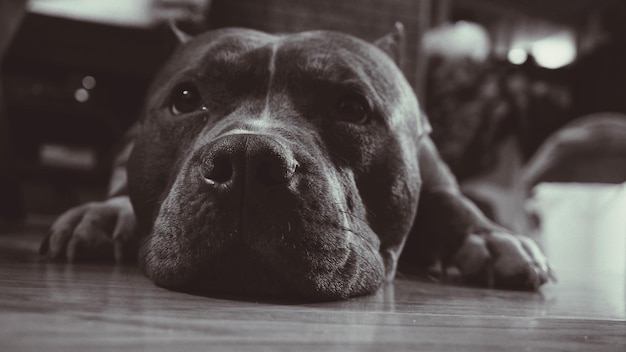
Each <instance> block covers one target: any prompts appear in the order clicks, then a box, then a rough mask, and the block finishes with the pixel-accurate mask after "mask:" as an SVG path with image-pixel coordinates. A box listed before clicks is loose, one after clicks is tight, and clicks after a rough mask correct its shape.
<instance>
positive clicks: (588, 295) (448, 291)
mask: <svg viewBox="0 0 626 352" xmlns="http://www.w3.org/2000/svg"><path fill="white" fill-rule="evenodd" d="M581 224H582V222H580V221H579V223H576V221H573V222H572V223H571V224H570V226H569V228H565V227H564V228H561V229H560V230H552V231H553V233H550V234H549V235H546V237H545V238H543V239H542V243H543V245H544V247H546V248H545V249H546V252H547V253H548V255H549V256H550V258H551V259H552V262H553V264H554V266H555V267H556V268H557V272H558V275H559V282H558V283H557V284H549V285H547V286H545V287H543V288H542V289H541V291H540V292H537V293H529V292H510V291H496V290H484V289H475V288H468V287H459V286H453V285H443V284H436V283H428V282H424V281H419V280H416V279H415V278H408V277H400V278H398V279H397V281H396V282H395V284H393V285H390V286H388V287H386V288H385V289H384V290H381V291H380V292H379V293H378V294H376V295H374V296H370V297H362V298H356V299H351V300H347V301H343V302H331V303H316V304H293V303H266V302H251V301H240V300H229V299H218V298H207V297H197V296H191V295H185V294H181V293H175V292H170V291H167V290H165V289H161V288H158V287H155V286H154V285H153V284H151V283H150V282H149V281H148V280H147V279H146V278H144V277H143V276H142V275H141V274H140V273H139V272H138V271H137V269H136V268H134V267H120V266H117V267H115V266H107V265H94V264H91V265H85V264H78V265H76V264H75V265H63V264H54V263H47V262H45V261H42V260H41V259H40V258H38V256H37V255H36V249H37V246H38V243H39V241H40V239H41V238H42V236H43V235H44V233H45V228H44V227H43V226H31V227H28V228H26V229H22V230H19V231H13V232H11V233H8V234H4V235H0V351H39V350H42V351H108V350H120V351H131V350H132V351H135V350H146V351H187V350H206V351H481V352H485V351H578V350H580V351H593V352H596V351H621V352H624V351H626V308H625V303H626V293H625V292H626V279H625V277H626V276H625V275H626V269H625V268H626V256H625V253H626V239H625V238H626V231H623V232H622V233H621V235H620V234H619V231H617V232H615V233H617V235H616V234H609V235H605V234H590V233H583V232H586V231H587V230H588V227H585V226H580V225H581ZM548 225H549V224H548ZM548 227H549V226H548ZM610 236H614V237H610ZM615 236H617V237H615ZM619 236H621V237H619Z"/></svg>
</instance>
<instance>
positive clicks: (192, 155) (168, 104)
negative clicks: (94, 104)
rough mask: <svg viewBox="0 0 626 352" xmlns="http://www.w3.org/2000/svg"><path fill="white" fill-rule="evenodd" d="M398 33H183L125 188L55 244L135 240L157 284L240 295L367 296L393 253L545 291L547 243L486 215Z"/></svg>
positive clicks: (68, 218) (93, 250)
mask: <svg viewBox="0 0 626 352" xmlns="http://www.w3.org/2000/svg"><path fill="white" fill-rule="evenodd" d="M400 36H401V33H400V31H396V33H392V34H391V35H390V36H389V37H386V38H382V39H381V40H380V41H378V42H377V44H378V45H376V44H370V43H367V42H364V41H362V40H359V39H357V38H354V37H352V36H348V35H345V34H340V33H336V32H331V31H313V32H304V33H297V34H289V35H270V34H266V33H261V32H257V31H253V30H246V29H220V30H216V31H211V32H208V33H205V34H202V35H199V36H197V37H195V38H191V39H190V40H188V41H186V42H185V43H184V44H183V45H181V46H180V48H179V49H178V50H177V51H176V52H175V53H174V55H173V56H172V57H171V59H170V60H169V62H168V63H167V64H166V65H165V67H164V68H163V69H162V71H161V72H160V74H159V75H158V76H157V77H156V80H155V81H154V83H153V85H152V88H151V89H150V91H149V94H148V98H147V101H146V105H145V108H144V111H143V114H142V116H141V117H140V119H139V122H138V124H137V126H136V131H135V135H134V144H133V146H132V153H131V154H130V158H129V159H128V165H127V180H128V182H127V186H128V187H121V189H122V190H127V193H125V192H117V194H114V195H113V196H112V197H111V198H110V199H107V200H105V201H101V202H94V203H89V204H85V205H83V206H80V207H77V208H74V209H71V210H69V211H68V212H67V213H65V214H64V215H62V216H61V217H60V218H59V219H58V220H57V222H56V223H55V224H54V225H53V227H52V231H51V235H50V236H49V237H48V238H47V239H46V240H45V242H44V246H43V249H44V252H47V254H48V256H49V257H50V258H53V259H54V258H58V259H61V258H64V259H68V260H78V259H88V258H94V257H99V256H101V255H102V254H103V252H108V253H109V256H110V257H111V258H113V254H115V257H116V258H117V259H118V260H119V259H121V258H123V257H124V256H128V255H131V256H132V254H133V252H134V254H135V255H136V251H137V248H139V247H140V248H139V249H138V253H139V263H140V266H141V267H142V269H143V271H144V272H145V274H146V275H147V276H148V277H149V278H150V279H151V280H152V281H154V283H156V284H157V285H159V286H163V287H167V288H171V289H174V290H184V291H193V292H208V293H211V292H217V293H222V294H223V293H226V294H235V295H241V294H244V295H260V296H283V297H297V298H304V299H340V298H346V297H351V296H357V295H363V294H369V293H372V292H374V291H376V290H377V289H378V288H379V287H381V286H382V285H383V283H385V282H389V281H391V280H393V278H394V276H395V274H396V269H397V267H398V263H400V270H402V266H407V267H410V266H412V267H428V266H429V265H432V264H433V263H440V264H441V265H442V266H443V267H449V266H455V267H456V268H458V271H459V272H460V273H461V274H462V276H463V277H464V278H465V279H466V280H468V281H477V282H481V281H482V282H486V281H489V280H487V279H485V278H487V277H491V280H493V282H494V283H495V285H496V286H500V287H511V288H521V289H535V288H537V287H539V286H541V285H542V284H543V283H545V282H546V281H547V280H548V278H549V277H550V269H549V266H548V264H547V261H546V259H545V258H544V256H543V254H542V253H541V252H540V250H539V249H538V248H537V246H536V245H535V243H534V242H533V241H531V240H530V239H528V238H527V237H524V236H519V235H515V234H511V233H509V232H507V231H506V230H503V229H501V228H499V227H498V226H496V225H494V224H492V223H491V222H490V221H489V220H487V219H486V218H485V217H484V216H483V215H482V213H480V211H479V210H478V209H477V208H476V207H475V206H474V205H473V204H472V203H471V202H469V201H468V200H467V199H466V198H464V197H463V195H461V193H460V192H459V189H458V186H457V183H456V181H455V179H454V177H453V176H452V175H451V174H450V172H449V170H448V168H447V167H446V166H445V165H444V163H443V162H442V161H441V159H440V157H439V155H438V153H437V151H436V149H435V146H434V145H433V142H432V141H431V139H430V137H429V124H428V122H427V119H426V117H425V116H424V115H423V114H422V113H421V110H420V107H419V105H418V101H417V99H416V96H415V94H414V93H413V90H412V89H411V87H410V86H409V84H408V83H407V81H406V80H405V78H404V77H403V74H402V72H401V71H400V70H399V69H398V67H397V65H396V64H395V63H394V58H393V56H394V55H393V53H394V52H395V51H394V46H393V43H394V42H396V41H397V38H398V37H400ZM118 177H119V180H121V181H122V185H124V184H125V181H124V180H125V179H126V178H125V177H126V175H125V174H124V173H122V174H121V176H118ZM487 273H491V274H490V275H489V274H487Z"/></svg>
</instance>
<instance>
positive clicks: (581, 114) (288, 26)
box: [0, 0, 626, 230]
mask: <svg viewBox="0 0 626 352" xmlns="http://www.w3.org/2000/svg"><path fill="white" fill-rule="evenodd" d="M625 18H626V2H624V1H620V0H358V1H357V0H317V1H305V0H290V1H288V0H228V1H224V0H212V1H211V0H184V1H175V0H80V1H79V0H32V1H23V0H1V1H0V55H1V57H2V70H1V73H0V79H1V83H2V86H1V88H0V89H1V90H0V223H5V224H10V223H15V222H19V221H20V220H23V219H24V218H25V216H26V215H29V214H58V213H59V212H61V211H63V210H65V209H67V208H68V207H70V206H72V205H76V204H78V203H81V202H84V201H87V200H93V199H101V198H102V197H104V195H105V194H106V188H107V185H108V179H109V174H110V165H111V162H112V158H113V156H114V155H115V152H116V150H117V149H116V148H117V145H118V144H119V143H120V141H121V140H122V139H123V136H124V131H125V130H126V129H127V128H128V127H129V126H130V125H131V124H132V123H133V121H134V120H135V119H136V117H137V115H138V114H139V111H140V108H141V105H142V102H143V95H144V94H145V91H146V89H147V86H148V84H149V82H150V80H151V78H152V76H153V75H154V73H155V71H156V70H157V69H158V67H159V66H160V65H161V64H162V63H163V61H164V60H165V59H166V58H167V57H168V55H169V54H170V53H171V51H172V50H173V48H174V47H175V39H174V36H173V35H172V33H171V32H170V31H169V30H168V28H167V26H166V22H167V21H168V20H172V19H174V20H176V21H177V22H178V23H179V24H180V27H182V28H183V29H184V30H186V31H187V32H190V33H198V32H200V31H203V30H206V29H210V28H219V27H224V26H239V27H250V28H255V29H260V30H264V31H269V32H293V31H302V30H308V29H333V30H339V31H343V32H346V33H350V34H353V35H356V36H358V37H361V38H364V39H367V40H374V39H376V38H378V37H380V36H382V35H384V34H385V33H387V32H389V31H390V30H391V29H392V28H393V26H394V23H395V22H396V21H400V22H402V23H403V24H404V26H405V29H406V43H405V46H404V52H405V57H406V59H405V60H404V62H403V63H402V69H403V71H404V72H405V75H406V77H407V79H408V80H409V82H410V83H411V85H412V86H413V87H414V89H415V91H416V92H417V93H418V96H419V97H420V101H421V104H422V109H423V110H424V111H425V112H426V113H427V115H428V116H429V118H430V121H431V124H432V125H433V133H432V137H433V139H434V140H435V143H436V144H437V145H438V147H439V149H440V151H441V154H442V156H443V157H444V159H445V160H446V161H447V162H448V164H449V165H450V167H451V169H452V170H453V172H454V173H455V174H456V175H457V177H458V178H459V180H460V182H461V184H462V186H463V190H464V192H465V193H466V194H467V195H468V196H470V197H471V198H473V199H474V200H475V201H476V202H477V203H478V204H480V206H481V207H482V208H483V209H484V210H485V212H486V213H487V214H489V216H491V217H492V218H494V219H496V220H498V221H499V222H501V223H503V224H505V225H506V226H509V227H511V228H514V229H519V230H524V229H525V228H526V227H528V226H529V225H528V224H529V222H528V219H529V218H527V217H525V216H523V217H522V216H520V214H529V215H530V219H531V220H532V221H531V222H530V224H531V226H536V225H537V223H538V222H539V221H540V219H539V218H540V216H539V215H538V213H537V211H534V210H532V209H531V210H528V206H527V198H529V197H531V196H532V195H533V189H534V187H535V185H537V184H540V183H542V182H545V181H558V182H573V183H592V184H595V183H603V184H612V185H615V187H618V186H617V185H619V184H621V183H622V182H624V181H626V127H624V126H626V118H625V117H624V115H622V114H624V113H626V97H625V96H624V95H625V94H626V68H625V66H624V62H626V36H625V34H626V21H624V19H625ZM616 189H617V188H616ZM539 208H541V207H540V206H536V207H535V208H534V209H539ZM533 224H534V225H533Z"/></svg>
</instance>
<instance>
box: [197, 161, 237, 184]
mask: <svg viewBox="0 0 626 352" xmlns="http://www.w3.org/2000/svg"><path fill="white" fill-rule="evenodd" d="M205 167H206V168H205V172H204V178H205V179H206V181H207V182H208V183H210V184H216V183H226V182H228V181H229V180H230V179H231V178H232V177H233V164H232V162H231V160H230V159H229V158H227V157H217V158H214V159H213V160H209V161H207V162H206V164H205Z"/></svg>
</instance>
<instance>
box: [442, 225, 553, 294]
mask: <svg viewBox="0 0 626 352" xmlns="http://www.w3.org/2000/svg"><path fill="white" fill-rule="evenodd" d="M453 264H454V266H456V267H457V268H458V269H459V271H460V272H461V274H462V276H463V279H464V280H465V281H466V282H469V283H475V284H481V285H486V286H488V287H497V288H508V289H520V290H536V289H538V288H539V287H540V286H541V285H543V284H545V283H546V282H547V281H548V280H554V276H553V273H552V270H551V269H550V265H549V264H548V260H547V259H546V257H545V256H544V255H543V253H542V252H541V250H540V249H539V247H538V246H537V244H536V243H535V242H534V241H533V240H532V239H530V238H528V237H526V236H521V235H513V234H510V233H505V232H492V233H489V234H486V235H476V234H472V235H469V236H468V237H467V239H466V240H465V243H463V245H462V246H461V248H460V249H459V251H458V252H457V254H456V255H455V257H454V259H453Z"/></svg>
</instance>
